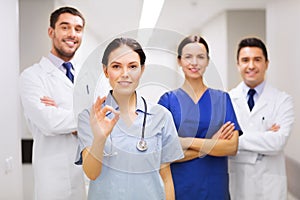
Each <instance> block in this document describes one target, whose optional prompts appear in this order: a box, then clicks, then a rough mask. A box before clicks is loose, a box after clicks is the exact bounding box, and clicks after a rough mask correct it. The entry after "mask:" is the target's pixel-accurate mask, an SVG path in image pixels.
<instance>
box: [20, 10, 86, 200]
mask: <svg viewBox="0 0 300 200" xmlns="http://www.w3.org/2000/svg"><path fill="white" fill-rule="evenodd" d="M83 28H84V18H83V16H82V15H81V13H80V12H79V11H77V10H76V9H74V8H70V7H63V8H60V9H57V10H56V11H54V12H53V13H52V14H51V17H50V27H49V29H48V34H49V37H50V38H51V39H52V49H51V52H50V54H49V55H48V57H43V58H42V59H41V61H40V62H39V63H37V64H34V65H33V66H31V67H29V68H27V69H26V70H24V72H23V73H22V74H21V76H20V92H21V94H20V95H21V100H22V105H23V108H24V115H25V118H26V121H27V124H28V127H29V129H30V131H31V133H32V135H33V140H34V143H33V170H34V185H35V190H34V191H35V194H34V197H35V199H36V200H58V199H60V200H82V199H85V196H86V195H85V187H84V177H83V172H82V169H81V168H80V167H78V166H76V165H75V164H74V161H75V155H76V152H77V146H78V142H77V135H76V133H77V131H76V130H77V125H76V124H77V123H76V122H75V117H74V113H73V87H74V86H73V83H72V81H73V80H72V78H73V79H74V75H73V74H75V72H76V71H75V70H73V69H71V71H69V72H68V70H67V69H65V68H63V65H64V64H63V63H65V62H69V61H71V59H72V58H73V56H74V54H75V52H76V50H77V49H78V48H79V46H80V44H81V38H82V33H83ZM66 72H68V73H69V74H68V75H71V76H69V77H70V78H71V79H69V78H68V77H67V76H66ZM71 73H72V74H71Z"/></svg>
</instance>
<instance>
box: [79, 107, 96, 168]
mask: <svg viewBox="0 0 300 200" xmlns="http://www.w3.org/2000/svg"><path fill="white" fill-rule="evenodd" d="M77 135H78V141H79V146H78V151H77V155H76V162H75V164H77V165H81V164H82V155H81V154H82V151H83V150H84V149H85V148H86V147H88V146H91V145H92V142H93V138H94V136H93V133H92V130H91V126H90V112H89V110H87V109H86V110H84V111H82V112H81V113H80V114H79V115H78V133H77Z"/></svg>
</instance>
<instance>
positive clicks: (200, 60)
mask: <svg viewBox="0 0 300 200" xmlns="http://www.w3.org/2000/svg"><path fill="white" fill-rule="evenodd" d="M208 61H209V59H208V56H207V51H206V48H205V46H204V45H203V44H200V43H189V44H187V45H185V46H184V47H183V49H182V55H181V59H179V60H178V64H179V65H180V66H181V67H182V70H183V72H184V75H185V77H186V78H192V79H197V78H200V77H202V76H203V74H204V72H205V69H206V67H207V65H208Z"/></svg>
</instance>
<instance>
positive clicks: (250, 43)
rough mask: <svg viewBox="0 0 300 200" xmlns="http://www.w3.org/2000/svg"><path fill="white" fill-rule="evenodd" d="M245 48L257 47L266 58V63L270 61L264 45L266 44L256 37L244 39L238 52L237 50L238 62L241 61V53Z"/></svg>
mask: <svg viewBox="0 0 300 200" xmlns="http://www.w3.org/2000/svg"><path fill="white" fill-rule="evenodd" d="M244 47H257V48H260V49H261V50H262V52H263V54H264V56H265V59H266V61H268V60H269V59H268V52H267V48H266V45H265V44H264V42H263V41H262V40H261V39H259V38H256V37H249V38H245V39H243V40H242V41H241V42H240V43H239V45H238V50H237V55H236V58H237V61H238V60H239V57H240V51H241V49H242V48H244Z"/></svg>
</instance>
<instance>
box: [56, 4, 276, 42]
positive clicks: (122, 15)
mask: <svg viewBox="0 0 300 200" xmlns="http://www.w3.org/2000/svg"><path fill="white" fill-rule="evenodd" d="M268 1H272V0H165V2H164V6H163V8H162V11H161V14H160V17H159V19H158V21H157V24H156V27H158V28H162V29H168V30H173V31H176V32H179V33H181V34H191V33H193V32H196V31H199V30H200V29H201V26H203V25H204V24H205V23H207V22H208V21H209V20H210V19H212V18H213V17H214V16H216V15H218V14H220V13H222V12H223V11H225V10H234V9H264V8H265V7H266V4H267V2H268ZM57 3H58V4H69V5H73V6H75V7H77V8H78V9H79V10H80V11H81V12H82V13H83V14H84V16H85V18H86V21H87V27H86V28H87V29H88V31H89V32H90V34H93V36H94V37H95V38H97V40H106V39H107V38H111V37H112V36H114V35H118V34H120V33H123V32H127V31H132V30H136V29H138V26H139V19H140V16H141V10H142V7H143V1H142V0H109V1H107V0H106V1H104V0H76V1H70V0H57Z"/></svg>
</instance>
